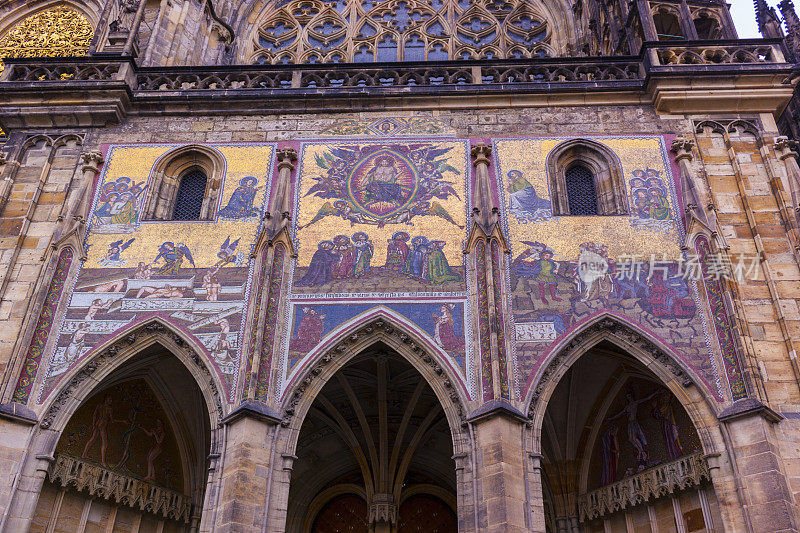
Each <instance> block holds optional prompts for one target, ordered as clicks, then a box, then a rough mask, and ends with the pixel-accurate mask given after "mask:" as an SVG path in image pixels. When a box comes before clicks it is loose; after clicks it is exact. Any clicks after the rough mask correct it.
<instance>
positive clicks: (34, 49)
mask: <svg viewBox="0 0 800 533" xmlns="http://www.w3.org/2000/svg"><path fill="white" fill-rule="evenodd" d="M93 35H94V30H93V28H92V25H91V24H90V23H89V21H88V20H87V19H86V17H84V16H83V15H82V14H81V13H79V12H77V11H75V10H74V9H70V8H68V7H67V6H63V5H62V6H57V7H55V8H52V9H48V10H46V11H40V12H38V13H34V14H33V15H30V16H28V17H26V18H24V19H22V20H21V21H20V22H18V23H17V24H15V25H14V26H13V27H12V28H11V30H9V31H8V32H7V33H6V34H5V35H3V36H2V37H0V72H2V71H3V68H4V65H3V62H2V58H5V57H73V56H83V55H86V51H87V50H88V48H89V43H90V42H91V40H92V36H93Z"/></svg>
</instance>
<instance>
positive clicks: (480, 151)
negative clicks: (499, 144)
mask: <svg viewBox="0 0 800 533" xmlns="http://www.w3.org/2000/svg"><path fill="white" fill-rule="evenodd" d="M470 155H472V164H473V165H475V166H477V165H487V166H488V165H489V156H490V155H492V149H491V147H489V146H487V145H486V143H478V144H476V145H475V146H473V147H472V150H471V151H470Z"/></svg>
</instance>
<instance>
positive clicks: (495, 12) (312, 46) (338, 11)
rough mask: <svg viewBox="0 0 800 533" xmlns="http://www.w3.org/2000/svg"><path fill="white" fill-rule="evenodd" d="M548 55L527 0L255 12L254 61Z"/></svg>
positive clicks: (349, 4) (311, 5)
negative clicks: (258, 20) (257, 15)
mask: <svg viewBox="0 0 800 533" xmlns="http://www.w3.org/2000/svg"><path fill="white" fill-rule="evenodd" d="M550 55H552V47H551V34H550V28H549V26H548V24H547V20H546V17H545V16H544V15H543V14H542V13H540V12H539V10H538V9H537V8H536V6H535V5H534V4H533V3H532V2H531V1H530V0H479V1H474V0H473V1H470V0H384V1H382V2H379V1H373V0H365V1H360V0H291V1H284V2H279V3H277V5H276V6H275V7H271V8H270V11H269V12H268V13H266V14H265V15H264V16H263V17H262V22H261V23H260V24H259V25H258V31H257V33H256V35H255V37H254V40H253V53H252V54H251V57H250V60H251V61H253V62H255V63H272V64H278V63H349V62H355V63H359V62H361V63H366V62H376V61H377V62H382V61H426V60H427V61H441V60H448V59H495V58H529V57H547V56H550Z"/></svg>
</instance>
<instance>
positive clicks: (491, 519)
mask: <svg viewBox="0 0 800 533" xmlns="http://www.w3.org/2000/svg"><path fill="white" fill-rule="evenodd" d="M469 422H470V424H472V426H473V428H474V434H475V439H474V446H475V448H474V449H475V453H476V457H477V471H476V472H475V476H476V479H477V481H478V506H479V507H478V510H477V511H478V516H479V519H478V530H479V531H482V532H486V533H492V532H498V533H500V532H503V533H522V532H528V531H538V530H537V529H531V528H529V527H528V525H527V523H526V518H525V515H526V511H527V510H526V497H525V483H524V482H523V480H524V479H525V476H524V468H525V465H524V464H523V462H524V459H525V452H524V449H523V441H522V436H523V425H524V423H525V417H524V416H523V414H522V413H521V412H519V411H517V410H516V409H514V408H513V407H511V406H510V405H509V404H507V403H506V402H502V401H499V400H495V401H494V402H488V403H485V404H484V405H483V406H482V407H481V408H479V409H478V410H477V411H476V412H475V413H473V414H472V415H471V416H470V418H469ZM542 525H544V521H543V520H542ZM541 531H542V532H544V528H543V527H542V529H541Z"/></svg>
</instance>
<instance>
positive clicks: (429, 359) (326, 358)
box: [281, 318, 467, 429]
mask: <svg viewBox="0 0 800 533" xmlns="http://www.w3.org/2000/svg"><path fill="white" fill-rule="evenodd" d="M376 333H383V334H384V335H388V336H392V337H395V338H396V339H398V340H399V341H400V342H401V343H403V344H405V345H407V346H408V348H409V350H410V351H411V352H413V353H414V354H415V355H416V356H417V358H418V359H420V360H421V361H422V362H423V363H425V364H426V365H428V366H429V367H430V368H431V370H432V371H433V375H434V376H436V378H437V379H438V380H439V381H440V383H441V384H442V385H443V386H444V388H445V389H446V390H447V391H448V395H449V397H450V401H451V402H452V403H453V406H454V408H455V410H456V412H457V414H458V418H459V420H460V421H461V427H462V428H463V427H466V424H467V421H466V409H465V407H464V405H463V404H462V402H461V398H460V397H459V396H458V393H457V392H456V389H455V386H454V385H453V383H452V381H450V378H449V377H447V373H446V372H445V371H444V368H442V366H441V365H439V363H437V362H436V358H435V357H433V356H432V355H431V354H429V353H428V352H427V351H425V349H424V348H423V347H422V346H420V345H419V344H418V343H417V342H416V341H415V340H414V339H413V338H412V337H411V336H410V335H408V334H406V333H404V332H402V331H400V330H398V329H397V328H395V327H394V326H393V325H391V324H390V323H388V322H387V321H386V320H385V319H383V318H378V319H376V320H373V321H372V322H370V323H369V324H367V325H365V326H363V327H362V328H360V329H359V330H358V331H355V332H353V333H351V334H350V335H348V336H347V337H345V338H344V339H342V340H341V341H340V342H339V343H337V344H336V345H335V346H334V347H333V348H331V349H329V350H328V351H327V352H326V353H325V354H323V355H322V357H320V358H319V359H318V360H317V361H316V363H314V365H313V366H312V367H311V369H310V370H309V372H308V374H307V375H306V377H304V378H303V379H302V380H301V381H300V383H298V384H297V386H296V387H295V388H294V390H293V391H292V392H291V395H290V396H289V401H288V402H287V404H286V407H284V409H283V418H282V420H281V426H283V427H288V426H289V425H290V424H291V422H292V418H294V415H295V412H296V409H297V405H298V404H299V403H300V401H301V400H302V398H303V396H304V395H305V392H306V389H308V387H309V386H310V385H311V384H312V383H314V381H315V380H317V379H318V378H319V375H320V374H321V373H322V372H323V370H324V369H325V367H326V366H328V365H329V364H331V363H333V362H334V361H335V360H336V359H337V358H339V357H340V356H341V355H342V354H343V353H344V352H346V351H347V350H348V349H349V347H350V346H352V345H353V344H355V343H356V342H358V341H359V340H360V339H363V338H364V337H371V336H375V335H376ZM443 407H444V406H443ZM445 412H447V409H445ZM453 429H455V428H453Z"/></svg>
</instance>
